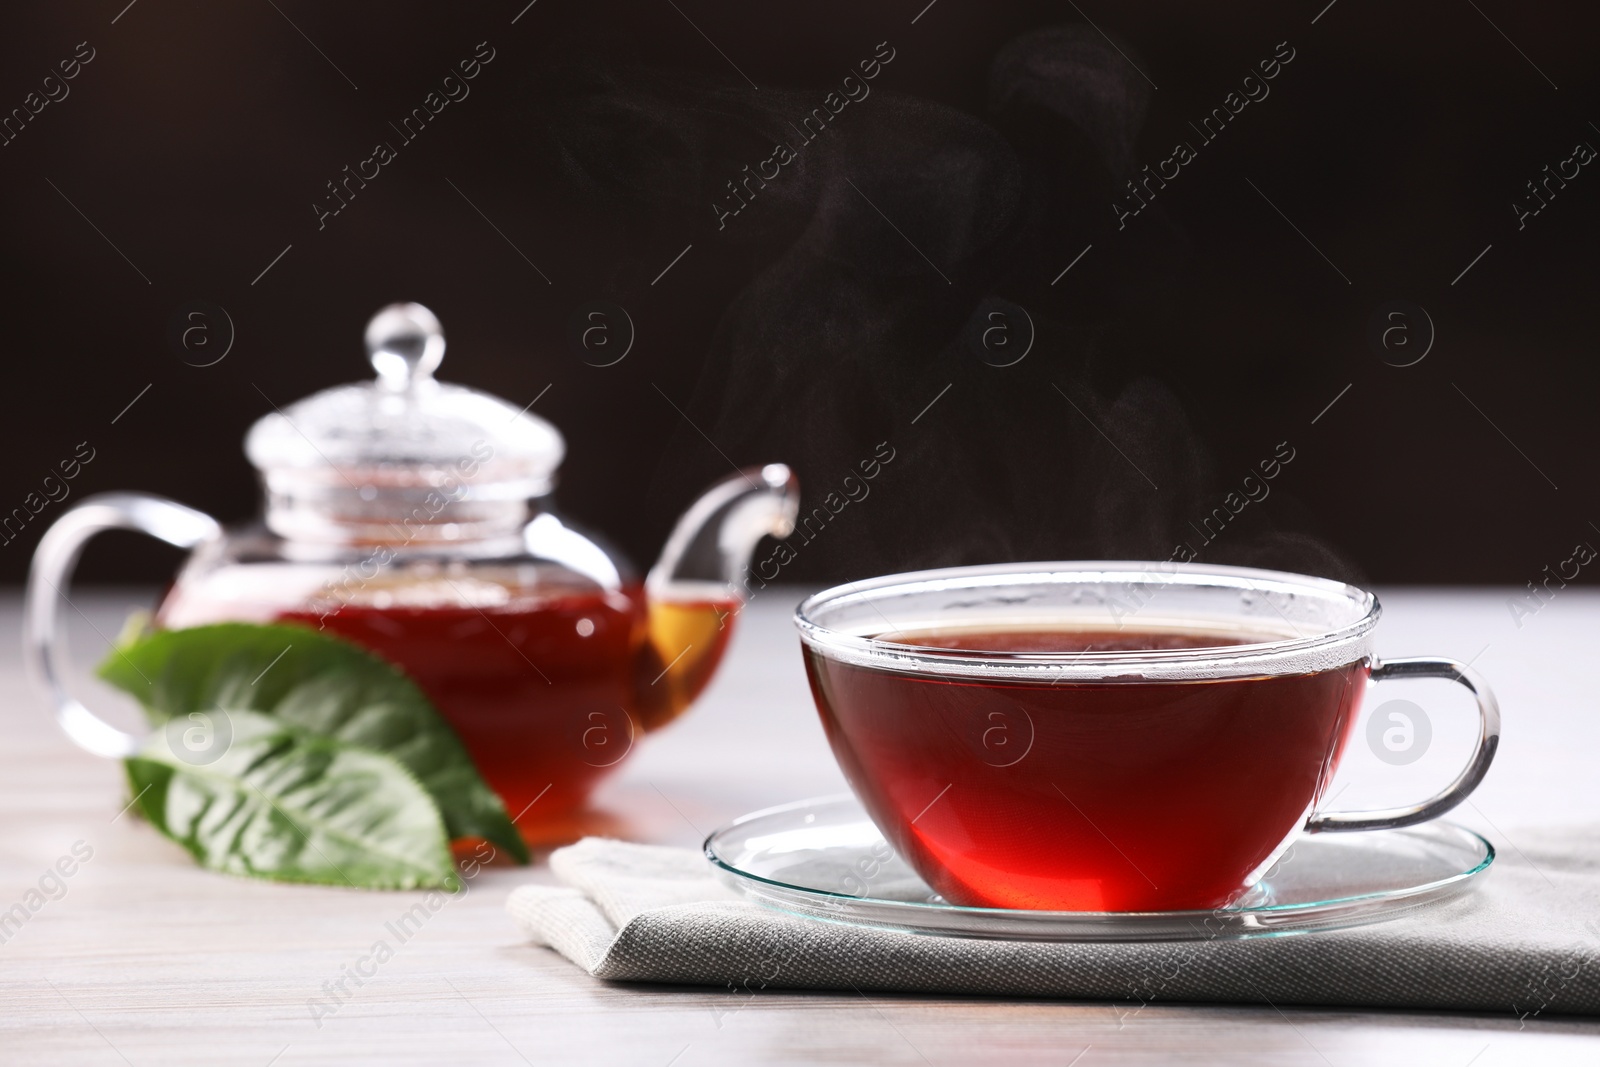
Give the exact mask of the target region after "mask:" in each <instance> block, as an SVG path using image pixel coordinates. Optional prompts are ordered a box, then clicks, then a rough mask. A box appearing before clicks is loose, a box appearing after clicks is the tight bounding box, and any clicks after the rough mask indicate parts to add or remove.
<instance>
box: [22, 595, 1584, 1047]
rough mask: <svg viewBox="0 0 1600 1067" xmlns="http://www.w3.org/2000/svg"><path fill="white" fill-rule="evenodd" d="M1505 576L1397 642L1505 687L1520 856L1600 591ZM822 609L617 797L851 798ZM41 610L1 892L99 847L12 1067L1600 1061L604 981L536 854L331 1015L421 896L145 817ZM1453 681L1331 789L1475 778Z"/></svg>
mask: <svg viewBox="0 0 1600 1067" xmlns="http://www.w3.org/2000/svg"><path fill="white" fill-rule="evenodd" d="M1509 592H1510V591H1509V590H1489V591H1475V592H1441V591H1428V592H1422V591H1405V590H1390V591H1389V592H1388V594H1387V595H1385V596H1384V597H1383V599H1384V601H1385V604H1386V607H1387V609H1388V614H1387V617H1386V619H1385V621H1384V622H1383V623H1382V624H1381V627H1380V635H1381V636H1380V639H1379V651H1380V653H1382V654H1387V655H1404V654H1424V653H1427V654H1438V655H1450V656H1455V657H1457V658H1460V659H1469V660H1475V666H1477V667H1478V668H1479V669H1480V670H1482V671H1483V672H1484V674H1486V675H1487V676H1488V677H1489V678H1490V679H1491V680H1492V681H1493V683H1494V685H1495V687H1496V689H1497V691H1498V692H1499V694H1500V697H1501V700H1502V703H1503V706H1504V710H1505V720H1506V731H1505V737H1504V746H1503V748H1502V750H1501V756H1500V758H1499V761H1498V763H1497V764H1496V766H1495V768H1494V770H1493V771H1492V772H1491V774H1490V776H1489V778H1488V780H1487V781H1486V783H1485V784H1484V786H1483V787H1482V788H1481V789H1480V790H1479V792H1478V794H1477V796H1476V797H1475V798H1474V800H1473V803H1472V805H1471V806H1469V807H1464V808H1463V809H1460V810H1459V811H1458V813H1457V816H1458V817H1459V818H1460V821H1463V822H1466V823H1469V824H1472V825H1474V826H1476V827H1478V828H1479V829H1482V830H1484V831H1485V832H1487V833H1489V834H1490V836H1491V837H1492V838H1494V839H1495V840H1496V841H1497V842H1498V843H1499V844H1500V845H1501V846H1502V847H1514V846H1515V840H1516V834H1517V828H1518V827H1519V826H1525V825H1530V824H1534V823H1538V822H1541V821H1543V822H1550V821H1562V822H1576V821H1593V820H1597V819H1600V788H1597V786H1596V772H1595V760H1596V756H1597V754H1600V714H1597V711H1600V708H1597V704H1600V699H1597V697H1596V693H1597V688H1596V684H1595V677H1594V675H1595V671H1596V669H1597V668H1596V660H1597V657H1596V655H1595V651H1596V650H1597V649H1600V595H1591V594H1588V593H1585V592H1582V591H1579V590H1576V589H1568V590H1565V591H1563V592H1561V593H1560V594H1559V596H1558V597H1557V598H1556V600H1555V601H1554V602H1553V603H1551V604H1550V605H1548V606H1547V607H1545V608H1544V609H1543V610H1541V611H1540V612H1539V613H1538V614H1537V615H1536V616H1534V617H1532V618H1525V619H1523V620H1522V621H1523V625H1522V626H1521V628H1518V627H1517V626H1516V624H1515V621H1514V620H1513V617H1512V615H1511V613H1510V611H1509V610H1508V609H1507V607H1506V604H1505V598H1506V596H1507V595H1509ZM73 599H74V602H75V603H76V604H77V605H78V607H80V608H81V609H82V612H83V617H75V619H74V622H75V635H74V641H75V644H74V647H75V648H76V649H78V650H79V655H80V657H81V658H82V659H83V660H84V661H85V662H86V663H88V662H92V661H93V660H94V659H97V658H98V656H99V655H100V654H101V653H102V652H103V649H104V645H103V643H102V640H101V638H100V637H99V636H96V633H95V630H94V629H92V628H91V627H90V626H89V625H87V624H88V622H89V621H91V620H92V624H93V627H94V628H97V629H98V630H99V631H100V632H101V633H103V634H104V635H107V636H109V635H112V634H114V633H115V632H116V630H117V628H118V626H119V625H120V623H121V620H122V616H123V615H124V614H125V612H126V610H127V609H128V608H129V607H132V606H144V605H146V604H147V603H148V598H144V597H137V596H130V595H127V594H120V595H96V594H93V593H91V592H80V593H78V594H75V595H74V598H73ZM797 599H798V594H796V595H793V596H790V595H786V594H785V593H783V592H782V591H768V592H767V593H766V594H764V597H763V599H762V600H760V601H758V602H757V603H756V604H754V605H752V607H751V608H750V609H749V610H748V611H747V612H746V613H745V616H744V618H743V620H742V621H743V623H744V626H743V628H742V630H741V631H740V632H739V633H738V634H737V635H736V637H735V639H734V645H733V648H732V651H731V653H730V656H729V659H728V662H727V663H726V665H725V667H724V669H723V672H722V675H721V676H720V677H719V678H718V680H717V681H716V682H715V683H714V684H713V686H712V689H711V690H710V692H709V693H708V695H707V696H706V698H705V699H704V700H702V702H701V703H700V705H699V706H698V707H697V708H696V709H695V710H694V711H693V712H691V713H690V714H689V715H688V716H687V717H686V718H685V719H684V720H682V721H681V722H680V723H678V724H677V725H675V726H673V727H672V728H671V729H670V730H668V731H666V732H665V733H663V734H661V735H659V736H656V737H652V738H650V739H648V741H647V742H646V743H644V744H643V747H642V750H641V751H640V752H638V753H636V754H635V755H634V756H633V758H632V759H631V760H630V762H628V763H627V764H626V765H625V767H624V768H623V770H622V771H621V773H619V774H618V775H617V776H616V777H615V778H614V779H612V780H611V781H610V782H609V783H608V785H607V786H606V787H605V788H604V790H603V792H602V793H601V794H600V796H599V798H598V799H599V804H600V805H601V806H602V807H603V808H605V809H608V810H609V811H610V812H611V813H612V814H613V815H615V816H616V819H617V825H618V826H619V827H620V829H621V830H622V832H625V833H626V834H628V835H629V836H633V837H635V838H637V839H640V840H646V841H653V842H660V843H666V844H676V845H684V846H694V845H697V844H698V843H699V841H700V840H701V838H702V837H703V836H704V835H705V833H706V832H707V831H708V830H710V829H711V828H712V827H714V826H716V825H717V824H719V823H721V822H723V821H724V820H727V819H730V818H732V817H734V816H736V815H738V814H740V813H742V812H745V811H748V810H751V809H753V808H758V807H764V806H767V805H771V804H776V803H781V802H784V801H788V800H793V799H797V798H800V797H804V796H808V795H813V794H818V793H827V792H834V791H837V790H839V789H841V788H842V780H841V778H840V777H839V774H838V771H837V770H836V769H835V768H834V765H833V762H832V759H831V757H830V756H829V753H828V750H827V746H826V744H825V742H824V740H823V737H822V733H821V730H820V728H819V727H818V725H817V723H816V718H815V713H814V711H813V710H812V708H811V706H810V697H809V695H808V693H807V690H806V686H805V680H804V676H803V673H802V670H801V667H800V660H799V655H798V651H797V642H796V640H795V638H794V636H793V634H792V632H791V630H790V627H789V623H788V618H787V616H788V611H789V609H790V608H791V607H792V605H793V604H794V602H795V601H796V600H797ZM17 629H18V612H17V599H16V597H15V596H12V597H10V598H7V599H4V600H3V601H0V730H3V732H0V737H4V739H5V741H4V745H3V747H0V910H3V909H4V908H8V907H9V906H10V905H11V904H12V903H14V902H16V901H18V900H21V899H22V898H23V896H24V894H25V893H26V892H27V891H28V890H29V889H30V888H34V887H36V886H37V885H38V884H39V881H40V879H41V877H42V876H44V875H45V872H46V871H47V870H48V869H50V868H52V867H53V866H54V865H55V864H56V862H57V860H58V859H59V858H60V857H62V856H63V855H70V853H71V850H72V848H73V846H74V844H75V843H76V842H83V844H82V845H80V846H79V849H80V852H81V851H82V850H83V849H84V848H92V849H93V856H92V858H90V859H89V860H88V861H87V862H85V863H83V864H82V865H81V866H80V867H79V868H78V869H77V870H76V872H75V873H74V874H73V875H72V876H71V877H70V878H67V879H64V880H63V881H64V884H65V893H64V895H60V897H59V899H53V900H49V901H48V902H47V903H45V904H44V906H43V907H41V908H40V909H39V910H38V912H37V913H36V914H34V915H33V917H32V918H31V919H30V921H29V922H28V923H27V924H26V925H24V926H23V927H22V928H21V929H20V930H19V931H18V932H17V933H16V934H15V935H14V936H12V937H11V938H10V939H9V941H7V942H6V943H4V944H0V1063H5V1064H23V1063H28V1064H31V1063H49V1064H58V1063H74V1064H88V1065H92V1064H120V1063H127V1064H133V1065H138V1067H143V1065H146V1064H174V1063H184V1064H188V1063H192V1064H246V1065H252V1067H266V1065H267V1064H277V1065H282V1067H291V1065H298V1064H310V1063H330V1064H331V1063H341V1064H348V1063H355V1062H363V1063H365V1062H372V1063H389V1064H399V1063H418V1064H439V1063H445V1062H473V1063H478V1062H481V1063H496V1064H502V1063H503V1064H516V1063H530V1064H545V1063H584V1064H641V1065H644V1067H668V1065H669V1064H670V1065H672V1067H695V1065H698V1064H709V1063H727V1062H742V1063H805V1064H813V1063H847V1062H849V1063H854V1062H872V1063H886V1064H887V1063H896V1064H898V1063H903V1064H913V1065H918V1064H930V1065H939V1067H943V1065H945V1064H951V1065H955V1064H969V1063H974V1062H979V1061H983V1062H989V1061H994V1062H1007V1063H1011V1062H1015V1063H1026V1064H1040V1065H1045V1064H1049V1065H1054V1067H1067V1065H1069V1064H1077V1065H1079V1067H1103V1065H1108V1064H1114V1063H1115V1064H1142V1063H1152V1064H1169V1063H1178V1062H1181V1063H1196V1064H1198V1063H1227V1064H1256V1063H1261V1064H1269V1063H1270V1064H1309V1065H1323V1067H1327V1065H1339V1067H1342V1065H1344V1064H1350V1065H1357V1064H1359V1065H1368V1064H1380V1063H1382V1064H1387V1063H1394V1064H1406V1065H1413V1064H1438V1065H1441V1067H1468V1065H1469V1064H1470V1065H1471V1067H1495V1065H1500V1064H1510V1063H1540V1064H1560V1063H1584V1064H1597V1063H1600V1020H1578V1019H1570V1018H1567V1019H1563V1018H1560V1017H1557V1016H1544V1017H1540V1018H1531V1019H1528V1020H1526V1021H1525V1022H1519V1020H1518V1019H1517V1018H1516V1016H1515V1015H1514V1014H1513V1013H1512V1010H1511V1006H1510V1005H1509V1004H1508V1005H1507V1006H1506V1010H1505V1011H1504V1012H1501V1013H1498V1014H1484V1015H1460V1014H1447V1013H1441V1014H1414V1013H1407V1012H1357V1011H1347V1010H1337V1011H1335V1010H1306V1009H1293V1008H1287V1009H1284V1010H1282V1011H1279V1010H1277V1009H1275V1008H1272V1007H1269V1006H1261V1007H1241V1006H1213V1005H1183V1004H1163V1003H1160V1002H1155V1003H1151V1004H1149V1005H1147V1006H1144V1007H1143V1008H1139V1005H1138V1004H1137V1003H1136V1002H1129V1003H1126V1004H1111V1003H1106V1002H1061V1001H1048V1000H998V999H986V998H980V997H927V996H888V995H873V996H870V997H861V996H857V995H854V994H850V995H841V994H837V993H801V992H782V991H778V992H765V993H762V994H760V995H759V996H757V997H755V998H754V999H753V1000H752V1001H750V1002H749V1003H748V1004H743V1006H742V1007H741V1004H742V1001H740V1000H739V999H737V998H735V996H734V995H733V994H732V993H729V992H726V991H718V990H714V989H700V988H683V987H651V986H623V985H605V984H602V983H599V982H596V981H594V980H593V979H590V978H588V977H587V976H585V975H584V974H582V973H580V972H579V971H577V970H576V969H574V968H572V967H571V966H569V965H568V964H567V963H566V962H565V961H564V960H562V959H560V958H559V957H557V956H555V955H554V954H552V953H550V952H548V951H545V950H543V949H538V948H533V947H531V946H529V945H527V944H524V943H523V942H522V941H521V939H520V938H519V936H518V934H517V932H516V930H515V929H514V928H513V927H512V925H511V923H510V921H509V920H508V919H507V917H506V915H505V913H504V911H503V910H502V904H503V902H504V898H505V895H506V892H507V891H508V890H509V889H510V888H511V887H512V886H514V885H517V884H518V883H520V882H523V881H527V880H532V879H546V878H548V873H547V872H546V871H545V870H544V869H542V868H540V867H535V868H531V869H519V868H495V869H489V870H486V871H485V872H484V873H483V874H481V875H480V876H479V877H478V878H477V879H476V880H475V881H474V882H473V883H472V886H471V889H470V891H469V892H468V893H467V894H466V896H464V897H463V898H460V899H456V900H452V901H451V902H450V903H449V904H448V905H447V906H446V907H444V908H443V909H442V910H440V911H439V912H438V913H437V914H435V915H434V916H433V917H432V918H431V920H430V921H429V922H428V923H427V924H426V925H425V926H424V928H423V929H422V930H421V931H420V932H418V933H417V934H416V936H414V937H413V938H412V939H411V940H410V941H408V942H407V943H405V944H404V945H403V946H401V947H400V949H399V951H398V952H397V954H396V955H395V956H394V958H393V959H392V960H389V961H388V962H387V963H385V964H384V965H383V966H382V967H381V968H380V969H379V970H378V973H377V974H376V975H375V976H374V977H372V978H369V979H365V980H364V981H363V984H362V985H361V986H360V987H359V988H357V989H356V994H355V996H353V997H352V998H351V999H349V1000H348V1001H347V1002H346V1003H345V1004H344V1006H343V1007H342V1008H341V1009H340V1010H339V1011H338V1012H337V1013H335V1014H333V1015H331V1016H329V1017H327V1018H324V1019H323V1020H321V1025H320V1027H319V1026H318V1025H317V1024H316V1023H315V1022H313V1019H312V1013H311V1011H310V1010H309V1009H308V1006H307V1005H308V1002H309V1001H310V1000H311V999H312V998H314V997H318V996H320V995H322V987H323V985H324V983H327V982H330V981H334V980H337V979H338V978H340V977H341V975H342V974H343V973H344V968H346V967H347V966H349V965H350V964H352V963H353V962H354V961H355V960H356V959H358V958H359V957H361V956H363V955H365V954H367V953H368V952H369V951H370V949H371V947H372V945H373V943H374V942H375V941H377V940H378V939H379V938H380V937H382V936H384V933H385V928H384V924H385V923H386V922H389V921H391V920H394V919H395V918H396V917H398V916H399V915H400V914H401V913H402V912H403V911H405V910H406V909H408V908H409V907H410V906H411V905H412V904H413V903H414V902H415V899H416V895H415V894H394V893H376V892H370V893H369V892H358V891H351V890H341V889H323V888H311V887H302V886H279V885H269V884H265V883H259V882H250V881H243V880H239V879H234V878H229V877H225V876H222V875H218V874H210V873H207V872H204V871H201V870H197V869H196V868H195V867H194V865H193V864H192V863H191V862H190V861H189V859H188V857H187V856H186V855H185V854H183V853H182V852H181V851H180V850H179V849H178V848H177V847H176V846H173V845H171V844H169V843H167V842H166V841H163V840H162V839H160V838H159V837H158V836H157V835H156V834H155V832H154V831H152V830H151V829H150V828H149V827H148V826H147V825H144V824H143V823H141V822H139V821H137V820H136V819H134V818H133V817H131V816H127V815H121V816H119V814H118V813H119V809H121V807H122V805H123V803H124V801H125V799H126V795H125V791H124V789H123V785H122V781H121V773H120V768H118V767H117V766H116V765H114V764H111V763H108V762H105V761H102V760H99V759H97V758H95V757H93V756H89V755H86V754H84V753H82V752H80V751H78V750H77V749H76V748H74V747H73V746H72V745H71V744H69V743H68V741H67V740H66V738H65V737H64V736H63V735H62V734H61V733H60V731H59V730H58V729H57V728H56V726H55V725H54V723H53V722H52V721H51V720H50V718H49V716H48V715H47V714H46V713H45V710H44V707H43V704H42V702H41V701H40V700H39V699H38V698H37V697H36V696H35V695H34V694H33V692H32V691H31V690H30V689H29V688H28V686H27V684H26V682H25V680H24V678H23V677H22V673H21V669H20V663H19V653H18V634H17ZM1447 690H1448V687H1447V688H1446V689H1445V690H1438V689H1434V690H1425V689H1422V688H1420V686H1419V687H1418V688H1417V689H1416V690H1415V691H1414V692H1411V693H1401V692H1400V691H1398V690H1396V691H1395V692H1394V693H1393V694H1391V695H1404V696H1406V697H1408V698H1413V699H1416V700H1417V701H1418V703H1421V704H1423V705H1424V706H1425V707H1427V708H1429V709H1430V711H1431V712H1433V714H1432V719H1433V723H1434V731H1435V735H1436V736H1435V741H1434V744H1433V748H1432V749H1431V750H1430V751H1429V753H1428V754H1427V755H1426V756H1425V757H1423V759H1421V760H1420V761H1419V762H1417V763H1416V764H1413V765H1412V766H1411V767H1408V768H1403V769H1395V768H1390V767H1388V766H1386V765H1385V764H1382V763H1380V762H1379V761H1378V760H1377V759H1376V758H1375V757H1373V756H1371V754H1370V753H1369V752H1368V751H1367V750H1366V747H1365V745H1364V744H1363V743H1361V742H1360V741H1359V740H1358V741H1357V742H1356V743H1355V744H1353V745H1352V753H1351V756H1350V758H1349V760H1348V762H1347V765H1346V768H1345V772H1343V773H1342V778H1343V779H1344V782H1348V783H1349V784H1348V786H1346V785H1345V784H1344V782H1341V783H1340V784H1337V785H1336V786H1335V789H1336V790H1337V789H1343V790H1344V792H1343V793H1342V795H1341V796H1340V798H1339V799H1340V806H1363V807H1366V806H1376V805H1379V804H1383V803H1387V802H1389V801H1391V800H1398V799H1400V798H1402V797H1405V796H1408V795H1417V794H1419V793H1420V792H1421V791H1422V790H1423V789H1426V788H1428V787H1429V786H1431V785H1435V784H1438V783H1440V782H1442V781H1444V780H1445V779H1447V778H1448V777H1449V776H1450V774H1451V773H1452V772H1453V770H1454V767H1455V766H1456V765H1457V761H1459V760H1460V759H1461V758H1462V754H1463V753H1464V752H1465V751H1466V747H1467V744H1468V735H1469V729H1468V726H1467V719H1466V715H1467V711H1466V709H1465V707H1464V706H1462V705H1460V704H1455V703H1451V701H1452V700H1458V699H1459V698H1458V697H1455V696H1454V695H1451V694H1449V693H1448V691H1447ZM1435 705H1437V707H1436V706H1435ZM1458 707H1459V708H1460V709H1461V710H1460V711H1459V713H1457V712H1455V711H1454V710H1452V709H1455V708H1458ZM1508 833H1509V835H1510V836H1509V837H1508V836H1507V835H1508ZM1491 877H1492V875H1491ZM49 885H50V886H51V888H52V889H53V887H54V883H49ZM736 1008H738V1009H739V1010H737V1011H735V1010H734V1009H736ZM1135 1009H1138V1010H1135Z"/></svg>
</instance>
